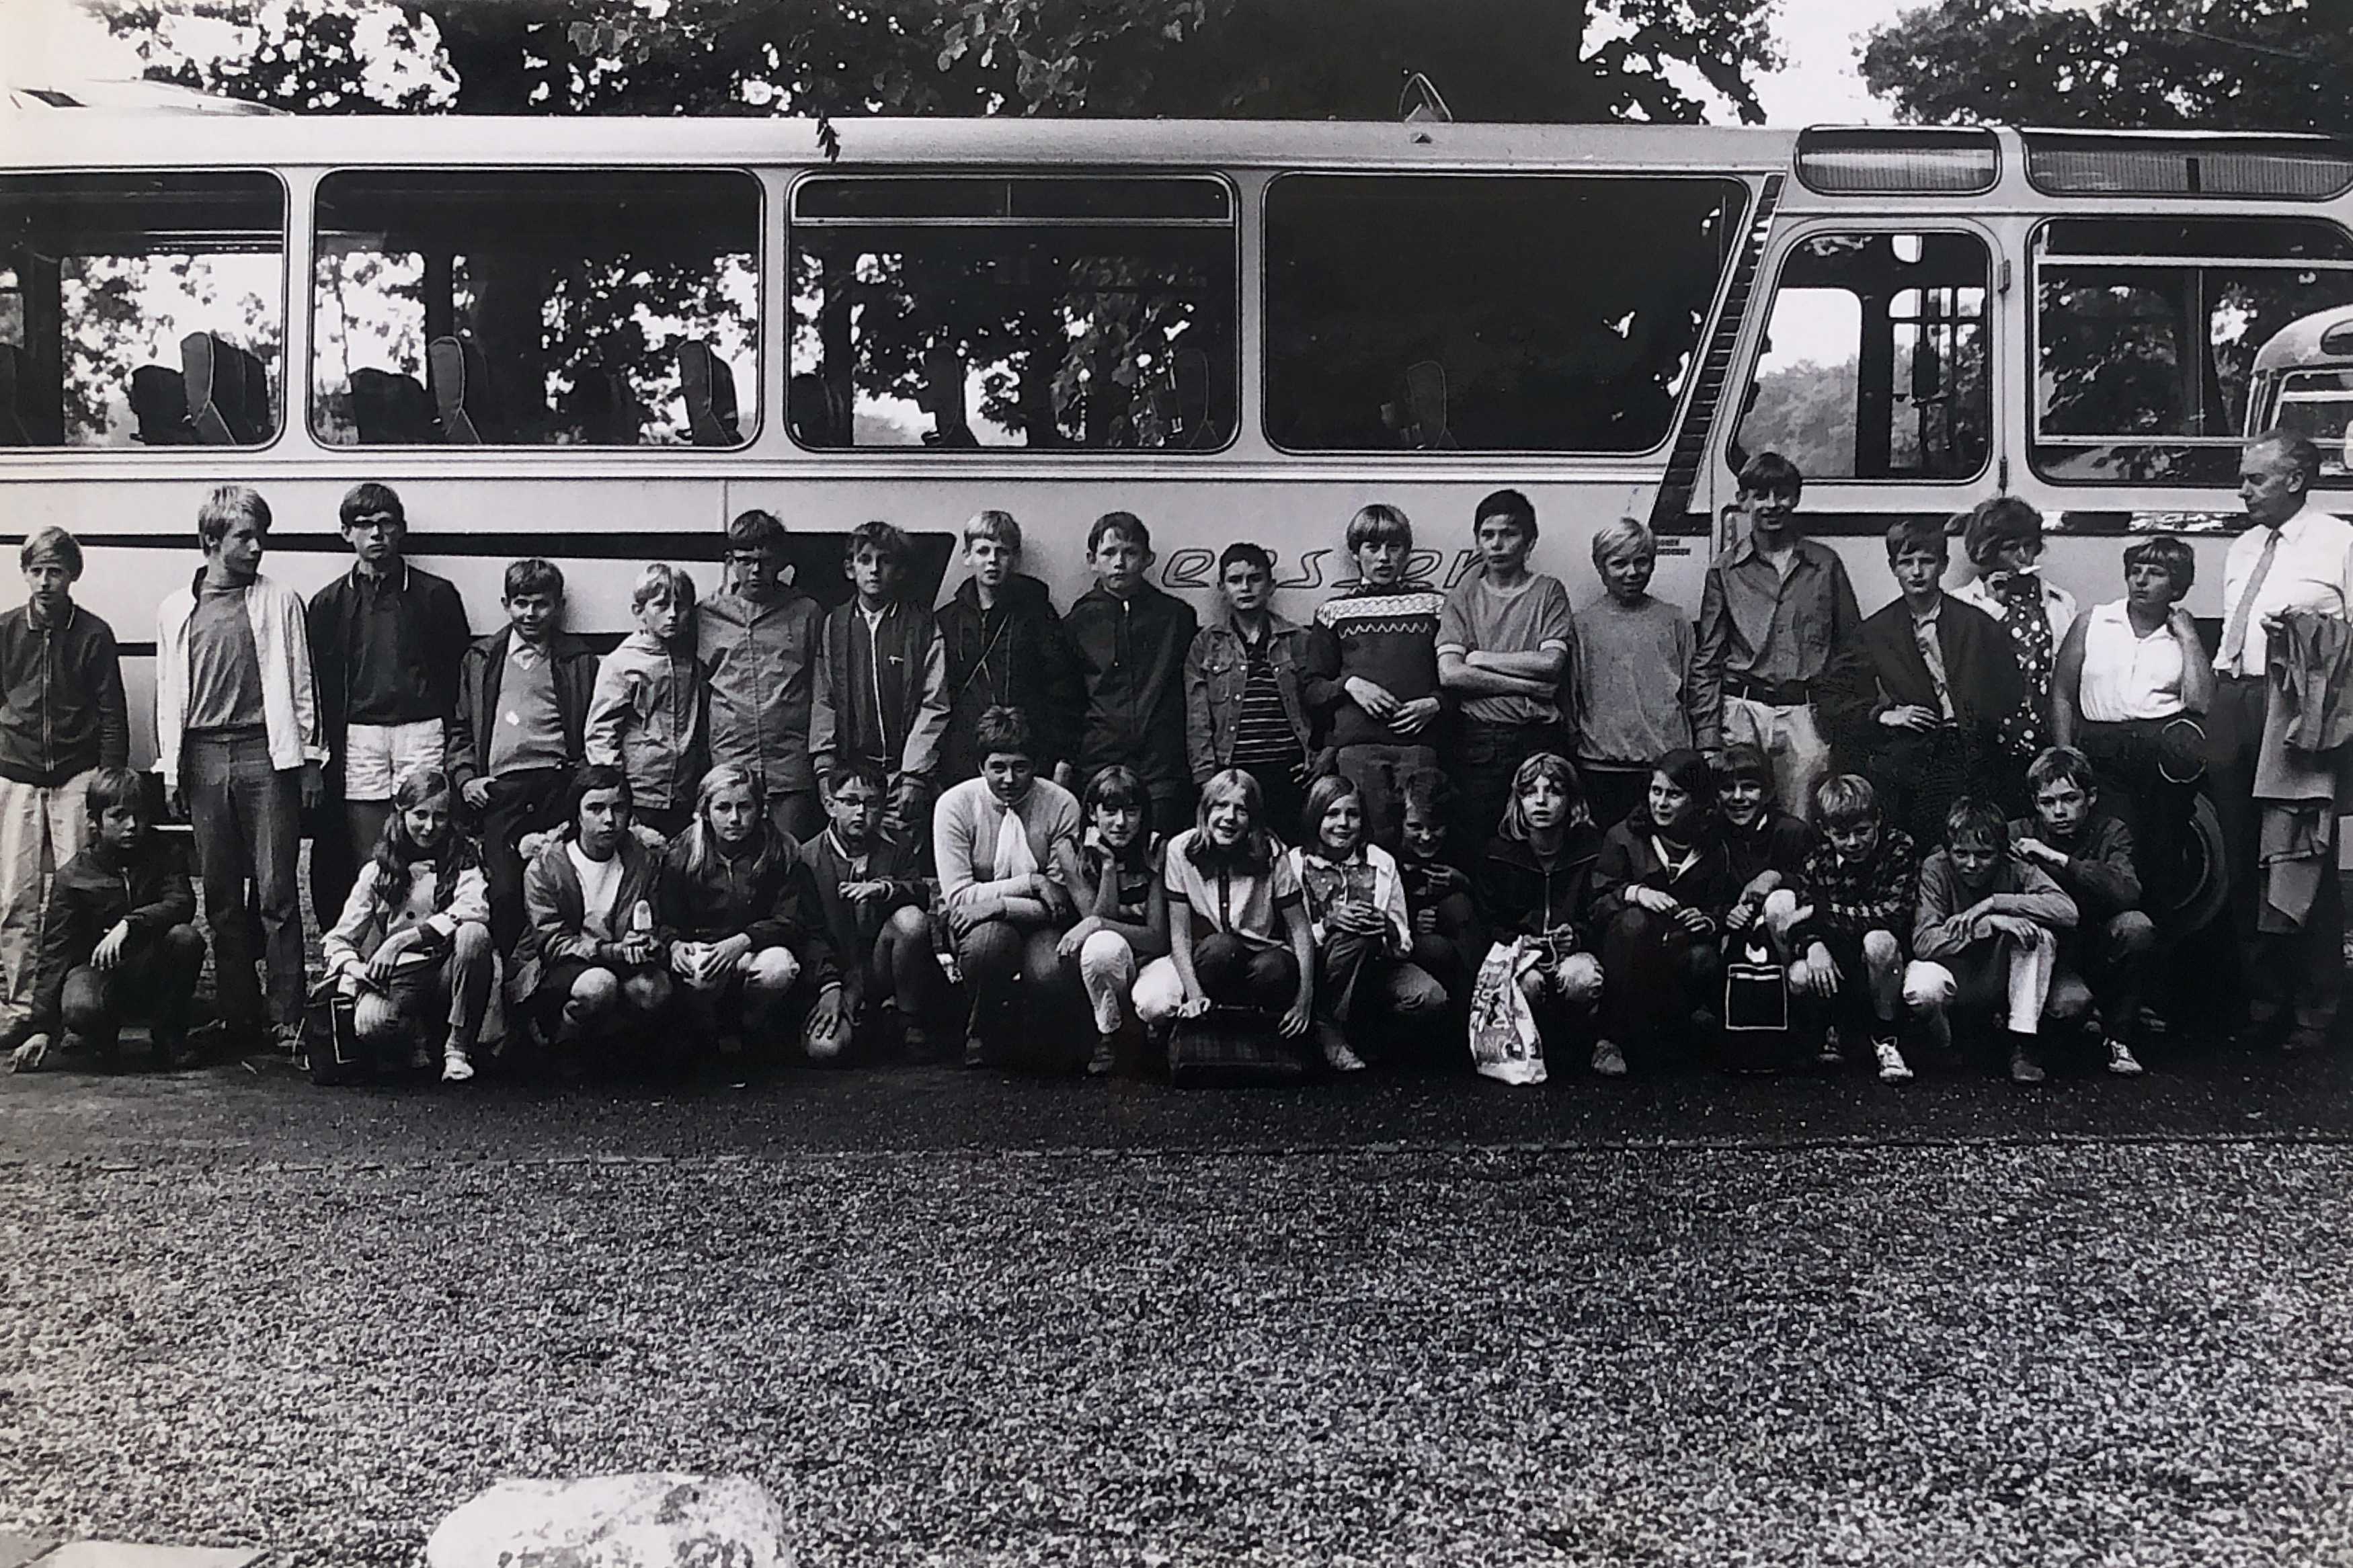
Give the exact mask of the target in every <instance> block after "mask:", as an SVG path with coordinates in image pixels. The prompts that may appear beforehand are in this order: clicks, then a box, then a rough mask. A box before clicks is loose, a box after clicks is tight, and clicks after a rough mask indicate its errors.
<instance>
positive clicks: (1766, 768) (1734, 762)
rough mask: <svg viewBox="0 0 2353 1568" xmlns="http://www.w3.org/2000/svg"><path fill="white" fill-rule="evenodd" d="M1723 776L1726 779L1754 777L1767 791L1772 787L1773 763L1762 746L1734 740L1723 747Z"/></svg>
mask: <svg viewBox="0 0 2353 1568" xmlns="http://www.w3.org/2000/svg"><path fill="white" fill-rule="evenodd" d="M1724 776H1725V779H1726V780H1731V779H1755V780H1756V781H1757V782H1758V783H1759V784H1763V785H1764V786H1765V787H1766V789H1767V792H1768V793H1769V792H1770V791H1771V789H1772V787H1773V764H1772V763H1771V762H1770V761H1769V760H1767V757H1766V755H1765V752H1764V751H1763V749H1762V748H1760V747H1757V746H1752V745H1750V744H1749V743H1748V742H1746V741H1736V742H1733V743H1732V744H1731V745H1729V746H1726V747H1725V748H1724Z"/></svg>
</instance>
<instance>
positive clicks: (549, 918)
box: [516, 763, 670, 1047]
mask: <svg viewBox="0 0 2353 1568" xmlns="http://www.w3.org/2000/svg"><path fill="white" fill-rule="evenodd" d="M630 816H631V803H630V795H629V780H628V775H627V774H626V773H622V771H621V770H620V769H619V768H618V767H616V766H613V765H612V764H609V763H590V764H589V765H588V766H586V767H585V768H583V769H581V770H580V780H579V782H578V783H577V784H575V785H574V786H573V795H572V813H571V817H572V820H571V822H570V823H569V825H567V826H565V828H564V830H563V831H562V832H560V833H558V834H557V835H555V837H553V838H551V839H549V840H548V842H547V843H545V844H543V845H542V846H541V847H540V850H539V854H538V855H537V857H536V858H533V861H532V863H531V866H530V868H528V869H527V870H525V871H524V873H523V879H522V899H523V908H524V909H525V910H528V911H529V912H530V915H531V925H530V927H529V929H528V930H526V931H524V932H523V939H522V949H521V951H520V952H518V954H517V958H516V966H517V968H518V969H519V970H520V969H522V968H523V966H524V965H526V964H528V963H531V962H532V961H533V960H536V961H537V964H536V973H535V976H527V977H528V978H533V979H534V980H535V984H533V985H532V987H531V989H529V990H528V991H527V992H525V993H524V994H527V995H529V996H530V997H531V998H532V1006H533V1010H534V1011H535V1012H536V1013H537V1014H538V1015H539V1021H540V1025H541V1026H542V1028H543V1029H544V1030H545V1031H546V1033H547V1037H548V1039H549V1041H550V1043H551V1044H553V1045H555V1046H558V1047H564V1046H579V1045H586V1044H592V1043H596V1042H599V1041H602V1040H604V1039H606V1038H607V1037H611V1036H614V1035H616V1034H618V1033H620V1032H621V1031H623V1030H626V1029H629V1028H633V1027H637V1026H642V1025H643V1024H645V1023H647V1022H648V1021H649V1020H650V1019H651V1018H652V1017H653V1016H655V1015H656V1014H658V1013H659V1012H660V1011H661V1010H662V1008H663V1007H664V1006H665V1005H668V1004H669V1002H670V976H669V975H668V974H666V973H663V962H664V959H665V956H666V955H665V954H664V952H663V951H662V945H661V943H660V942H659V941H658V940H657V939H656V938H655V936H654V919H653V903H652V900H653V894H654V878H655V873H656V871H657V869H658V867H657V864H656V858H655V855H654V853H653V851H651V850H649V849H648V848H647V847H645V846H644V845H643V844H641V843H639V842H638V837H637V835H636V834H634V833H632V832H631V831H630V830H629V821H630ZM517 989H518V990H522V985H521V984H518V986H517Z"/></svg>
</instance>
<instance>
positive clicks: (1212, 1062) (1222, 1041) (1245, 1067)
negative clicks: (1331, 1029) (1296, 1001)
mask: <svg viewBox="0 0 2353 1568" xmlns="http://www.w3.org/2000/svg"><path fill="white" fill-rule="evenodd" d="M1306 1077H1307V1058H1306V1057H1305V1056H1304V1055H1303V1054H1302V1053H1301V1051H1300V1049H1299V1047H1297V1046H1296V1045H1294V1044H1293V1042H1292V1041H1289V1040H1286V1039H1284V1038H1283V1037H1282V1034H1281V1032H1280V1031H1278V1030H1277V1029H1276V1027H1275V1020H1274V1019H1273V1018H1271V1017H1270V1016H1268V1015H1266V1014H1264V1013H1261V1012H1259V1011H1258V1010H1257V1009H1255V1008H1252V1007H1212V1008H1210V1009H1209V1010H1208V1012H1206V1013H1204V1014H1202V1015H1201V1016H1199V1017H1198V1018H1179V1019H1177V1020H1176V1028H1175V1029H1174V1030H1172V1031H1171V1032H1170V1034H1169V1036H1168V1081H1169V1082H1170V1083H1173V1084H1175V1085H1176V1087H1178V1088H1179V1089H1262V1088H1269V1087H1273V1086H1278V1085H1282V1084H1290V1083H1298V1082H1301V1081H1303V1079H1305V1078H1306Z"/></svg>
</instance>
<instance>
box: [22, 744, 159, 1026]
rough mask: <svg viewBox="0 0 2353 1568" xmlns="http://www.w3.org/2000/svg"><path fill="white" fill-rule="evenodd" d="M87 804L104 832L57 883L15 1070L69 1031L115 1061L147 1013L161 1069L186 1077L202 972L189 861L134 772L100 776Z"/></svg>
mask: <svg viewBox="0 0 2353 1568" xmlns="http://www.w3.org/2000/svg"><path fill="white" fill-rule="evenodd" d="M83 798H84V800H85V802H86V803H87V805H88V807H89V812H90V817H89V820H90V826H91V827H92V828H93V829H94V830H95V831H94V833H93V836H92V837H91V839H90V844H89V845H88V847H85V848H84V849H83V850H82V851H81V853H80V854H79V855H76V856H75V857H74V858H72V859H70V860H69V861H67V862H66V863H65V864H64V865H63V866H61V867H59V868H58V872H57V875H56V877H55V878H54V879H52V880H51V882H50V886H49V899H48V905H47V912H46V913H45V914H44V915H43V917H42V925H41V946H40V952H39V955H38V962H37V968H36V969H35V971H34V983H33V1014H32V1025H33V1032H32V1034H30V1035H29V1036H27V1037H26V1039H25V1042H24V1044H23V1045H21V1046H19V1047H17V1048H16V1055H15V1057H14V1058H13V1061H12V1064H11V1065H12V1066H14V1067H15V1068H17V1069H19V1070H23V1069H26V1068H37V1067H39V1066H40V1065H41V1061H42V1059H43V1058H44V1057H46V1056H47V1053H48V1049H49V1043H50V1041H51V1040H53V1039H54V1038H56V1037H57V1036H58V1031H59V1028H60V1026H62V1027H63V1029H64V1030H65V1031H66V1032H68V1033H69V1034H70V1035H72V1036H74V1037H77V1038H78V1039H79V1041H80V1043H81V1045H82V1046H83V1047H84V1048H86V1049H88V1050H89V1051H90V1052H91V1053H92V1054H93V1055H96V1056H100V1057H105V1056H109V1055H111V1054H112V1052H113V1050H114V1047H115V1041H116V1038H117V1037H118V1035H119V1032H120V1031H121V1027H122V1026H123V1025H124V1024H125V1023H128V1022H131V1021H132V1020H133V1019H135V1018H138V1017H140V1016H142V1015H143V1016H145V1017H146V1019H147V1022H148V1026H149V1028H150V1030H151V1031H152V1033H153V1040H154V1047H155V1061H156V1065H157V1066H159V1067H164V1068H172V1067H177V1066H179V1065H181V1064H182V1062H183V1060H184V1059H185V1056H186V1053H187V1043H188V1003H189V1001H190V999H191V998H193V997H194V996H195V992H196V975H197V973H198V972H199V971H201V970H202V969H203V968H204V965H205V939H204V937H203V936H202V935H201V934H199V933H198V931H196V928H195V919H196V893H195V888H194V887H193V886H191V885H190V883H189V881H188V858H187V854H186V852H185V850H183V849H182V848H181V847H180V846H179V845H177V844H176V843H174V842H172V841H171V840H169V839H167V838H165V837H163V836H162V835H160V834H158V833H157V832H155V830H154V822H153V818H152V817H151V816H150V815H149V813H148V808H147V797H146V795H145V793H144V791H143V790H142V788H141V784H140V779H139V775H138V774H136V773H132V772H131V770H129V769H128V768H100V769H99V770H98V771H97V772H95V773H92V774H91V775H90V784H89V785H88V787H87V788H86V789H85V791H84V793H83Z"/></svg>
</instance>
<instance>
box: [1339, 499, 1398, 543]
mask: <svg viewBox="0 0 2353 1568" xmlns="http://www.w3.org/2000/svg"><path fill="white" fill-rule="evenodd" d="M1389 543H1396V544H1402V545H1404V546H1405V547H1406V548H1407V549H1409V550H1410V549H1412V548H1413V523H1412V521H1411V520H1410V519H1409V518H1408V517H1407V516H1406V515H1405V513H1404V512H1402V511H1400V510H1398V509H1397V508H1396V507H1393V506H1390V505H1388V503H1386V502H1383V501H1375V502H1374V503H1373V504H1372V505H1370V506H1367V507H1360V508H1358V509H1357V511H1356V516H1354V517H1352V518H1350V519H1349V520H1348V552H1349V553H1350V554H1351V555H1353V554H1355V553H1356V552H1357V551H1359V550H1362V549H1363V548H1364V547H1365V546H1366V545H1367V544H1389Z"/></svg>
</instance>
